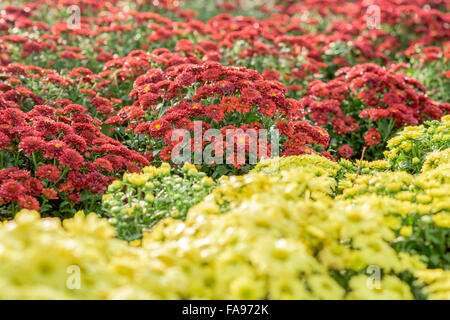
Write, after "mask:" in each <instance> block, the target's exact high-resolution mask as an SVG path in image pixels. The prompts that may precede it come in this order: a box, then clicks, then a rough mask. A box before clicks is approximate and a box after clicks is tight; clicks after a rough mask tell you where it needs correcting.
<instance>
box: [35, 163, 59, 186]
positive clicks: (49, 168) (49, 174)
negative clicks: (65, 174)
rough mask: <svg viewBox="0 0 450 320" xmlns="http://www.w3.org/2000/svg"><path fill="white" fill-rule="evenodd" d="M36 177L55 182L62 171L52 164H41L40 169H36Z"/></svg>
mask: <svg viewBox="0 0 450 320" xmlns="http://www.w3.org/2000/svg"><path fill="white" fill-rule="evenodd" d="M36 177H38V178H41V179H47V180H48V181H51V182H53V183H55V182H56V181H58V180H59V179H60V178H61V172H59V170H58V168H57V167H55V166H53V165H51V164H45V165H43V166H40V167H39V169H38V171H36Z"/></svg>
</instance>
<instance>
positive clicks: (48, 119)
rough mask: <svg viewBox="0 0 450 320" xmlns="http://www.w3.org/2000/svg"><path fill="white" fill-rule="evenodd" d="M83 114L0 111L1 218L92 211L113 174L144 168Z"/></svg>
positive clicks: (73, 108) (72, 108) (65, 109)
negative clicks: (24, 211)
mask: <svg viewBox="0 0 450 320" xmlns="http://www.w3.org/2000/svg"><path fill="white" fill-rule="evenodd" d="M86 111H87V108H85V107H82V106H80V105H75V104H67V105H64V106H61V107H60V108H59V107H58V108H54V107H51V106H48V105H40V106H35V107H34V108H33V110H31V111H29V112H23V111H21V110H20V109H16V108H7V109H4V110H0V125H1V127H0V140H1V142H0V145H1V151H0V161H1V165H2V169H0V199H1V204H2V205H1V210H2V211H1V216H3V217H12V216H14V214H15V213H16V212H17V211H18V210H19V209H20V208H25V209H34V210H41V212H42V213H43V214H47V213H49V214H56V215H60V216H65V215H71V214H73V213H74V212H75V211H76V208H80V207H81V208H84V209H86V210H96V209H98V205H99V200H100V199H101V197H100V195H99V194H102V193H103V192H104V191H105V190H106V187H107V186H108V185H109V184H110V183H111V181H112V180H114V179H115V178H114V177H115V175H118V174H121V173H123V172H124V171H125V170H128V171H132V172H133V171H134V172H136V171H139V170H140V169H139V166H143V165H147V164H148V161H147V159H146V158H145V157H143V156H142V155H140V154H139V153H137V152H136V151H133V150H130V149H128V148H126V147H124V146H123V145H122V144H121V143H120V142H119V141H116V140H114V139H112V138H109V137H108V136H106V135H105V134H103V133H102V132H101V130H100V126H101V121H100V120H98V119H95V118H92V117H91V116H90V115H89V114H87V113H86Z"/></svg>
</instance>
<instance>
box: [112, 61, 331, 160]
mask: <svg viewBox="0 0 450 320" xmlns="http://www.w3.org/2000/svg"><path fill="white" fill-rule="evenodd" d="M285 94H286V87H285V86H284V85H283V84H281V83H280V82H278V81H276V80H266V79H265V78H264V77H263V76H262V75H261V74H259V73H258V72H256V71H253V70H249V69H245V68H235V67H224V66H222V65H221V64H219V63H217V62H206V63H203V64H201V65H199V64H191V63H184V64H178V65H176V66H173V67H169V68H167V69H166V70H165V71H163V70H161V69H151V70H149V71H148V72H147V73H146V74H145V75H142V76H140V77H138V78H137V79H136V81H135V83H134V88H133V90H132V91H131V93H130V97H131V98H135V99H136V102H135V103H134V104H133V106H131V107H125V108H124V109H122V110H121V111H119V113H118V115H117V116H115V117H112V118H111V119H109V120H108V121H107V123H110V124H113V123H123V122H124V121H129V127H130V126H131V127H134V126H135V129H134V132H135V133H136V134H146V135H148V137H149V138H150V139H151V145H155V144H158V143H156V142H155V141H153V139H159V140H160V141H161V140H162V141H163V142H164V145H165V146H164V145H163V149H162V150H161V153H160V158H161V159H162V160H170V159H171V157H172V155H173V149H174V148H175V147H176V146H177V144H178V142H179V141H178V140H175V141H172V140H171V137H172V135H173V133H174V130H178V129H185V130H187V131H189V132H193V131H194V122H195V121H201V122H202V125H201V126H200V127H201V128H200V134H201V136H203V134H205V132H206V131H207V130H209V129H218V130H220V131H221V132H222V134H225V131H226V130H227V129H228V130H236V131H237V130H239V129H241V131H242V130H248V129H255V130H259V129H269V127H270V126H268V124H269V125H270V124H277V126H278V128H279V129H281V130H280V131H281V134H282V136H283V138H282V139H283V140H285V142H284V144H283V146H284V149H285V151H283V155H287V154H289V155H292V154H302V153H306V152H314V151H313V149H312V146H313V145H321V146H322V147H323V148H326V147H327V146H328V142H329V136H328V134H327V132H326V131H325V130H324V129H320V128H318V127H314V126H311V125H309V124H308V123H306V122H301V121H299V120H301V119H303V118H304V112H303V108H302V107H301V105H300V104H299V102H298V101H296V100H294V99H289V98H286V97H285ZM187 97H189V98H190V99H189V98H187ZM143 111H144V112H143ZM162 112H164V114H163V115H162V116H159V115H160V114H161V113H162ZM154 115H158V117H157V118H156V119H155V120H153V121H144V120H146V119H149V120H150V119H152V118H154ZM277 119H278V120H277ZM264 125H265V126H266V127H265V126H264ZM191 139H193V138H191ZM245 140H246V141H248V137H247V138H246V139H245ZM286 140H287V141H286ZM263 141H264V143H266V141H265V139H263ZM191 143H192V145H194V142H193V141H191ZM221 143H222V142H221ZM261 144H262V143H261V141H259V140H258V141H257V145H261ZM205 145H206V142H205V141H204V142H203V145H202V146H201V147H202V148H203V147H204V146H205ZM305 145H309V146H310V147H306V146H305ZM228 148H233V147H232V146H230V147H229V146H227V143H226V142H224V145H220V148H219V144H217V146H216V147H215V148H214V151H215V152H218V153H220V152H222V151H220V150H222V149H225V150H227V149H228ZM246 149H247V154H248V152H250V151H249V149H250V148H249V147H248V142H247V146H246ZM192 150H193V149H192ZM234 164H235V166H236V167H240V165H238V164H236V162H234Z"/></svg>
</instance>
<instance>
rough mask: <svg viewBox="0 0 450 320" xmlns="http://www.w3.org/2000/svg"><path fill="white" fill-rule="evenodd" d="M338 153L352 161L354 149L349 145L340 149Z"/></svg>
mask: <svg viewBox="0 0 450 320" xmlns="http://www.w3.org/2000/svg"><path fill="white" fill-rule="evenodd" d="M338 152H339V154H340V155H341V156H343V157H344V158H346V159H350V158H351V157H352V155H353V149H352V147H350V146H349V145H348V144H346V145H343V146H340V147H339V148H338Z"/></svg>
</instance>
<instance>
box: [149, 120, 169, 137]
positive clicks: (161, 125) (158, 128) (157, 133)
mask: <svg viewBox="0 0 450 320" xmlns="http://www.w3.org/2000/svg"><path fill="white" fill-rule="evenodd" d="M168 130H170V123H169V122H167V121H166V120H163V119H158V120H156V121H153V122H152V123H151V124H150V126H149V134H150V136H152V137H153V138H162V137H164V135H165V134H166V132H167V131H168Z"/></svg>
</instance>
